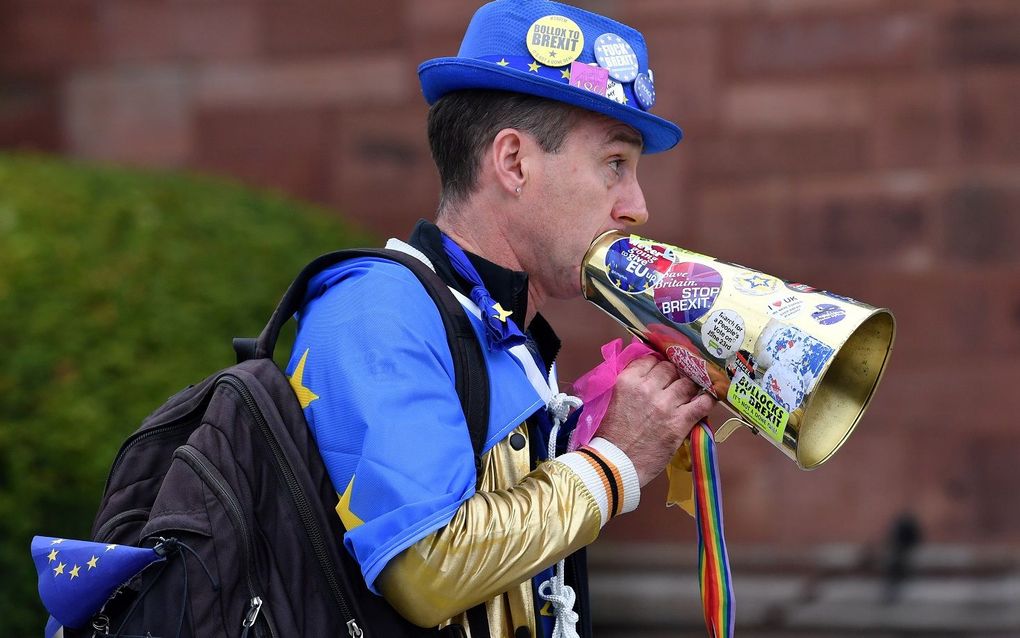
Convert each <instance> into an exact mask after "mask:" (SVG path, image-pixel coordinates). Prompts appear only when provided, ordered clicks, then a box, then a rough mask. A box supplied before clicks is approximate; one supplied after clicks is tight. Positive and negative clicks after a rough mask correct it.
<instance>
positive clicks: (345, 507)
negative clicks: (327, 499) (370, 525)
mask: <svg viewBox="0 0 1020 638" xmlns="http://www.w3.org/2000/svg"><path fill="white" fill-rule="evenodd" d="M353 491H354V477H353V476H352V477H351V482H350V483H348V484H347V489H345V490H344V493H343V494H341V495H340V501H339V502H338V503H337V504H336V513H337V514H339V515H340V520H341V521H343V523H344V527H346V528H347V531H348V532H349V531H351V530H352V529H354V528H355V527H357V526H359V525H364V523H365V521H363V520H361V519H360V518H358V515H357V514H355V513H354V512H352V511H351V492H353Z"/></svg>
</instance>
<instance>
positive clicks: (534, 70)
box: [528, 62, 539, 73]
mask: <svg viewBox="0 0 1020 638" xmlns="http://www.w3.org/2000/svg"><path fill="white" fill-rule="evenodd" d="M538 69H539V66H538V62H532V63H531V64H529V65H528V70H529V71H531V72H532V73H538Z"/></svg>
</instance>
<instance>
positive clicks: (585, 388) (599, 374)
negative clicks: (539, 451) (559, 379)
mask: <svg viewBox="0 0 1020 638" xmlns="http://www.w3.org/2000/svg"><path fill="white" fill-rule="evenodd" d="M648 354H652V355H655V356H656V357H658V358H659V359H662V358H663V357H662V355H660V354H659V353H657V352H656V351H655V350H652V349H651V348H649V347H648V346H647V345H646V344H645V343H644V342H643V341H641V340H639V339H637V338H636V337H635V338H634V340H633V341H632V342H631V344H630V345H629V346H627V347H624V346H623V339H614V340H613V341H610V342H609V343H607V344H606V345H604V346H602V358H603V359H604V361H603V362H602V363H600V364H598V365H597V366H595V367H594V368H592V369H591V370H590V371H589V372H586V373H585V374H584V375H582V376H581V378H579V379H578V380H577V381H575V382H574V394H575V395H577V397H578V398H580V399H581V400H582V401H584V409H583V410H582V411H581V417H580V419H578V422H577V427H576V428H575V429H574V434H573V436H571V437H570V445H569V449H570V451H574V450H576V449H578V448H579V447H581V446H584V445H587V444H588V442H589V441H591V440H592V437H594V436H595V431H596V430H597V429H598V427H599V424H600V423H602V418H603V417H604V416H606V410H607V409H609V401H610V400H611V399H612V398H613V386H614V385H615V384H616V377H618V376H620V373H621V372H622V371H623V369H624V368H626V367H627V366H628V365H630V363H631V362H632V361H634V360H635V359H638V358H640V357H643V356H645V355H648Z"/></svg>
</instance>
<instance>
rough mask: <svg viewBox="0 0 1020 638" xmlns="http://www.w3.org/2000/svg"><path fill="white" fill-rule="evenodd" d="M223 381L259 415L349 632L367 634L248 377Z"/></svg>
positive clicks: (354, 635) (353, 635)
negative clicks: (335, 569) (259, 405)
mask: <svg viewBox="0 0 1020 638" xmlns="http://www.w3.org/2000/svg"><path fill="white" fill-rule="evenodd" d="M220 383H224V384H226V385H229V386H230V387H231V388H233V389H234V391H236V392H237V394H238V395H239V396H240V397H241V399H242V400H243V401H244V403H245V405H246V406H247V407H248V411H249V412H250V413H251V415H252V416H253V417H254V418H255V421H256V423H257V424H258V426H259V430H260V431H261V432H262V434H263V436H264V437H265V438H266V442H267V443H268V444H269V448H270V450H272V452H273V458H274V459H275V460H276V467H277V468H278V469H279V470H280V473H281V474H282V475H283V479H284V482H286V484H287V488H288V490H289V491H290V495H291V498H293V500H294V505H295V507H297V510H298V515H299V516H300V517H301V523H302V525H303V526H304V528H305V532H306V533H307V535H308V540H309V541H310V542H311V544H312V551H313V552H314V554H315V557H316V558H317V559H318V561H319V566H320V567H321V568H322V572H323V574H324V575H325V577H326V581H327V583H328V584H329V588H330V591H332V592H333V597H334V598H335V599H336V603H337V606H338V607H339V608H340V612H341V613H342V614H343V616H344V618H345V619H346V620H347V633H348V634H349V635H350V636H351V638H360V637H361V636H362V635H363V632H362V629H361V627H359V626H358V621H357V618H356V617H355V616H354V613H353V612H352V611H351V607H350V605H349V604H348V603H347V598H346V596H344V593H343V589H342V588H341V587H340V583H339V582H338V581H337V578H336V574H335V573H333V568H332V566H331V564H330V560H329V554H328V552H327V551H326V542H325V540H324V539H323V537H322V533H321V532H320V530H319V528H318V527H317V526H316V525H315V522H314V520H313V517H312V507H311V505H310V504H309V502H308V497H307V496H306V495H305V492H304V490H303V489H302V488H301V485H300V484H299V483H298V481H297V477H296V475H295V474H294V468H292V467H291V465H290V462H289V461H287V457H286V456H285V455H284V454H283V450H282V448H281V447H280V442H279V441H278V440H277V438H276V435H275V434H274V433H273V431H272V429H271V428H270V427H269V424H268V423H267V422H266V419H265V417H264V416H263V414H262V411H261V410H260V409H259V407H258V403H257V402H256V401H255V397H254V396H253V395H252V394H251V391H250V390H249V389H248V386H247V385H245V383H244V381H242V380H241V379H240V378H239V377H237V376H235V375H233V374H229V373H227V374H224V375H223V376H222V377H220V379H219V380H218V381H217V385H219V384H220Z"/></svg>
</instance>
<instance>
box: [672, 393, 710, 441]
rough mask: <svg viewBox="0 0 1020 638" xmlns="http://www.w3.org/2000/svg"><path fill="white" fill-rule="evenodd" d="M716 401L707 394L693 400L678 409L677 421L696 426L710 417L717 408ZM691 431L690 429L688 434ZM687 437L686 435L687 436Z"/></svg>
mask: <svg viewBox="0 0 1020 638" xmlns="http://www.w3.org/2000/svg"><path fill="white" fill-rule="evenodd" d="M715 404H716V399H715V398H714V397H713V396H712V395H711V394H709V393H707V392H705V393H702V394H699V395H697V396H695V397H694V398H692V399H691V400H690V401H688V402H686V403H684V404H683V405H681V406H679V407H678V408H677V409H676V415H675V417H676V419H675V420H676V421H680V422H684V423H690V424H694V423H697V422H698V421H700V420H702V419H704V418H705V417H707V416H708V414H709V412H711V411H712V408H714V407H715ZM689 431H690V429H688V432H689ZM685 436H686V435H685Z"/></svg>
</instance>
